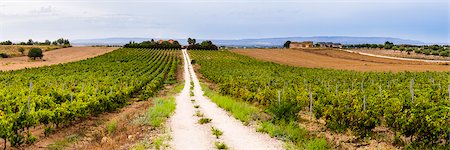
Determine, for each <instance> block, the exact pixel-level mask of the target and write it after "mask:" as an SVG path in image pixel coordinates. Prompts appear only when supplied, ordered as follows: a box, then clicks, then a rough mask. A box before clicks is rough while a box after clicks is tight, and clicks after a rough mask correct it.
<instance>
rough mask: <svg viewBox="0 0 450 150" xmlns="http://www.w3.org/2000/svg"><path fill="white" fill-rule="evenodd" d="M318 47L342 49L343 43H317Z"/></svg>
mask: <svg viewBox="0 0 450 150" xmlns="http://www.w3.org/2000/svg"><path fill="white" fill-rule="evenodd" d="M316 45H317V46H318V47H330V48H342V44H341V43H333V42H317V44H316Z"/></svg>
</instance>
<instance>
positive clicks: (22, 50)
mask: <svg viewBox="0 0 450 150" xmlns="http://www.w3.org/2000/svg"><path fill="white" fill-rule="evenodd" d="M17 51H19V52H20V53H21V54H22V55H23V53H24V52H25V49H24V48H23V47H19V49H17Z"/></svg>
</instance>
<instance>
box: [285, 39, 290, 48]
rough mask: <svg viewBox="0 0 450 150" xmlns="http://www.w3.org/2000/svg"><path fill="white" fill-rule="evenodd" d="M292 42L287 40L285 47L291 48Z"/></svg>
mask: <svg viewBox="0 0 450 150" xmlns="http://www.w3.org/2000/svg"><path fill="white" fill-rule="evenodd" d="M290 44H291V41H286V42H285V43H284V45H283V47H284V48H289V45H290Z"/></svg>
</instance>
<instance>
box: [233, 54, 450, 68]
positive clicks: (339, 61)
mask: <svg viewBox="0 0 450 150" xmlns="http://www.w3.org/2000/svg"><path fill="white" fill-rule="evenodd" d="M232 52H235V53H238V54H242V55H247V56H251V57H255V58H257V59H260V60H265V61H271V62H275V63H281V64H287V65H292V66H299V67H309V68H330V69H341V70H356V71H376V72H382V71H391V72H402V71H420V72H422V71H450V66H449V65H448V64H439V63H425V62H415V61H403V60H392V59H385V58H376V57H370V56H364V55H359V54H353V53H348V52H344V51H340V50H332V49H320V50H317V49H314V50H292V49H239V50H232Z"/></svg>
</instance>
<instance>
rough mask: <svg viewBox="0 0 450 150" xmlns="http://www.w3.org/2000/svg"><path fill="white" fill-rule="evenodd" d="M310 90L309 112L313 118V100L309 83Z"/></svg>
mask: <svg viewBox="0 0 450 150" xmlns="http://www.w3.org/2000/svg"><path fill="white" fill-rule="evenodd" d="M308 91H309V114H310V115H311V118H312V116H313V113H312V109H313V108H312V107H313V100H312V92H311V85H309V88H308Z"/></svg>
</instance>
